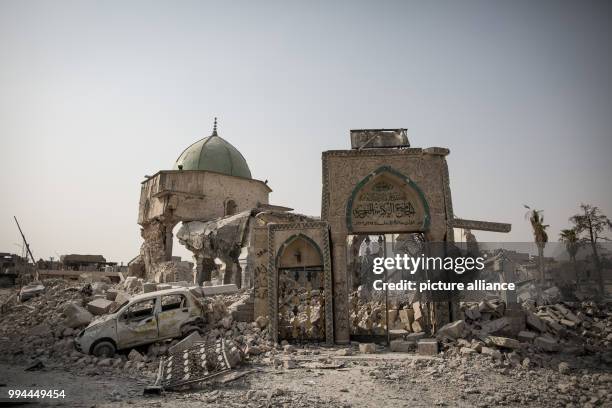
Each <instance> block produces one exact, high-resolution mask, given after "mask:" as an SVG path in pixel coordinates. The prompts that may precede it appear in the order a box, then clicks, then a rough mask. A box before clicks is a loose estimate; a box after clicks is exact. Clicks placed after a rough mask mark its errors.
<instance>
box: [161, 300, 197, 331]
mask: <svg viewBox="0 0 612 408" xmlns="http://www.w3.org/2000/svg"><path fill="white" fill-rule="evenodd" d="M188 318H189V305H188V304H187V298H186V297H185V295H182V294H180V293H179V294H172V295H163V296H161V308H160V311H159V313H158V314H157V326H158V328H159V337H160V338H165V337H178V336H180V335H181V325H182V324H183V323H184V322H185V320H187V319H188Z"/></svg>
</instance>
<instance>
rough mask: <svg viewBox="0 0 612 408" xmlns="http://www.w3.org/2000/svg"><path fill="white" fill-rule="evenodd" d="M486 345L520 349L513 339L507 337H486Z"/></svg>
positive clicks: (517, 342)
mask: <svg viewBox="0 0 612 408" xmlns="http://www.w3.org/2000/svg"><path fill="white" fill-rule="evenodd" d="M487 343H489V344H492V345H494V346H497V347H503V348H509V349H518V348H520V347H521V343H520V342H519V341H518V340H515V339H509V338H507V337H499V336H489V337H487Z"/></svg>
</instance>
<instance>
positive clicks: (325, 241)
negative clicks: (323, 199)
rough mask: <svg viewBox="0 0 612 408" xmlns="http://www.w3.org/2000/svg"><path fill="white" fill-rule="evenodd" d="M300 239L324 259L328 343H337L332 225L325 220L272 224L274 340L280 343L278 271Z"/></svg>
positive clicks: (270, 309) (270, 289) (270, 279)
mask: <svg viewBox="0 0 612 408" xmlns="http://www.w3.org/2000/svg"><path fill="white" fill-rule="evenodd" d="M298 239H303V240H304V241H306V242H307V243H308V244H309V245H311V246H312V247H313V248H314V249H315V250H316V252H317V254H318V255H319V257H320V259H321V266H322V269H323V277H322V278H323V294H324V300H325V342H326V343H327V344H333V342H334V315H333V296H332V270H331V256H330V243H329V226H328V224H327V223H326V222H324V221H317V222H298V223H287V224H269V225H268V262H269V263H268V316H269V319H270V327H271V329H272V333H271V334H272V339H273V340H274V341H275V342H278V271H279V266H280V264H279V262H280V259H281V257H282V254H283V252H284V251H285V250H286V249H287V247H289V245H291V244H292V243H293V242H295V241H296V240H298Z"/></svg>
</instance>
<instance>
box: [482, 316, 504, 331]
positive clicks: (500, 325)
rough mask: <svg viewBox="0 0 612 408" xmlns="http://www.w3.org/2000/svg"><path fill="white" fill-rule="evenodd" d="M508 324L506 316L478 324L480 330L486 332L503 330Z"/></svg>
mask: <svg viewBox="0 0 612 408" xmlns="http://www.w3.org/2000/svg"><path fill="white" fill-rule="evenodd" d="M509 325H510V320H509V319H508V318H507V317H502V318H500V319H495V320H489V321H488V322H484V323H482V324H481V325H480V327H481V329H482V331H483V332H484V333H486V334H495V333H499V332H501V331H503V330H504V329H505V328H507V327H508V326H509Z"/></svg>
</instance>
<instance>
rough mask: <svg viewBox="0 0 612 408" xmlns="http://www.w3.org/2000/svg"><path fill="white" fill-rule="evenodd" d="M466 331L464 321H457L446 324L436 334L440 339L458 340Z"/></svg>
mask: <svg viewBox="0 0 612 408" xmlns="http://www.w3.org/2000/svg"><path fill="white" fill-rule="evenodd" d="M464 330H465V322H464V321H463V320H457V321H455V322H452V323H448V324H445V325H444V326H442V327H441V328H440V329H439V330H438V332H437V333H436V335H437V336H439V337H446V338H451V339H453V340H454V339H458V338H459V337H461V336H462V334H463V331H464Z"/></svg>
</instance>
